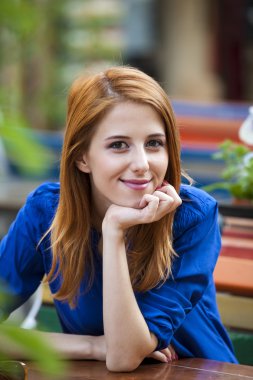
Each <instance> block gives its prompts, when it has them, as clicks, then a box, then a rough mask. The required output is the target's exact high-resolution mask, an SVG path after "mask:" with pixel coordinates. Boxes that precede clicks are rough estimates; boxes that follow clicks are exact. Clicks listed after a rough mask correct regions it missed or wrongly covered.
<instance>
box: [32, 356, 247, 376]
mask: <svg viewBox="0 0 253 380" xmlns="http://www.w3.org/2000/svg"><path fill="white" fill-rule="evenodd" d="M27 366H28V380H46V379H48V376H45V375H44V376H43V375H42V374H41V373H40V372H39V371H38V370H36V369H35V367H34V365H33V364H30V363H28V364H27ZM55 379H56V378H55ZM58 379H59V378H58ZM74 379H86V380H88V379H90V380H96V379H97V380H104V379H106V380H114V379H120V380H127V379H128V380H130V379H131V380H147V379H150V380H151V379H152V380H156V379H157V380H193V379H194V380H249V379H253V367H251V366H243V365H236V364H229V363H222V362H217V361H212V360H205V359H180V360H178V361H175V362H173V363H172V364H165V363H155V364H153V363H144V364H142V365H141V366H140V367H139V368H137V369H136V370H135V371H133V372H129V373H113V372H109V371H108V370H107V369H106V366H105V363H104V362H96V361H75V362H71V363H70V368H69V370H68V372H67V373H66V374H65V375H64V376H63V375H61V376H60V380H74Z"/></svg>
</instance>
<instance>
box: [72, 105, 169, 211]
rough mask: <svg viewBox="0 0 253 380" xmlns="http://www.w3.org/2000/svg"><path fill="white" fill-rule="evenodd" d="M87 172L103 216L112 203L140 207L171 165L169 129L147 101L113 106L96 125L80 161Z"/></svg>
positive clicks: (83, 170) (81, 168)
mask: <svg viewBox="0 0 253 380" xmlns="http://www.w3.org/2000/svg"><path fill="white" fill-rule="evenodd" d="M77 166H78V168H79V169H80V170H81V171H82V172H85V173H89V175H90V181H91V189H92V201H93V209H94V211H95V212H97V214H98V216H99V217H100V218H103V216H104V214H105V212H106V210H107V208H108V207H109V206H110V205H111V204H117V205H120V206H126V207H134V208H138V207H139V202H140V200H141V198H142V197H143V195H144V194H147V193H149V194H152V193H153V192H154V191H155V189H156V188H157V186H159V185H161V184H162V181H163V179H164V177H165V174H166V171H167V167H168V151H167V141H166V135H165V128H164V125H163V122H162V120H161V119H160V117H159V115H158V113H156V112H155V110H154V109H153V108H152V107H151V106H148V105H144V104H137V103H134V102H130V101H129V102H124V103H119V104H117V105H115V106H114V107H113V108H112V109H111V110H110V111H109V112H108V113H107V114H106V116H105V117H104V118H103V119H102V120H101V121H100V122H99V123H98V124H97V126H96V132H95V134H94V136H93V138H92V141H91V144H90V147H89V150H88V151H87V153H85V154H84V155H83V157H82V160H80V161H78V162H77Z"/></svg>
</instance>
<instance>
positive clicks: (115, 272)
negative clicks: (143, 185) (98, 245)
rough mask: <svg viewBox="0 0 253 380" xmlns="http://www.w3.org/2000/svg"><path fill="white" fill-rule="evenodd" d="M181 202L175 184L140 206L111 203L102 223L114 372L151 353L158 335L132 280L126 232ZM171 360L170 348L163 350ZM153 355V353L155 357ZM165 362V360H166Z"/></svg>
mask: <svg viewBox="0 0 253 380" xmlns="http://www.w3.org/2000/svg"><path fill="white" fill-rule="evenodd" d="M180 204H181V199H180V198H179V196H178V195H177V193H176V191H175V190H174V188H173V187H172V186H166V189H164V188H162V189H161V190H160V189H159V191H155V192H154V194H152V195H150V194H146V195H144V197H143V198H142V200H141V202H140V208H139V209H134V208H128V207H121V206H116V205H111V206H110V207H109V209H108V210H107V212H106V215H105V217H104V220H103V224H102V232H103V313H104V315H103V317H104V331H105V341H106V365H107V367H108V369H109V370H111V371H132V370H134V369H136V368H137V367H138V366H139V364H140V363H141V362H142V360H143V359H144V358H145V357H147V356H149V355H151V356H152V354H151V353H152V352H153V351H154V349H155V347H156V345H157V338H156V337H155V335H154V334H152V333H150V331H149V329H148V326H147V324H146V322H145V319H144V317H143V316H142V314H141V312H140V309H139V307H138V304H137V302H136V299H135V296H134V292H133V289H132V285H131V282H130V276H129V270H128V264H127V257H126V249H125V242H124V234H125V231H126V230H127V229H128V228H129V227H131V226H133V225H136V224H143V223H151V222H153V221H156V220H159V219H160V218H162V217H163V216H164V215H166V214H167V213H168V212H171V211H172V210H174V209H175V208H176V207H178V206H179V205H180ZM162 354H163V355H164V356H165V358H167V359H168V360H167V361H169V360H171V357H170V355H169V349H167V351H166V350H163V353H162ZM153 357H154V356H153ZM164 361H165V360H164Z"/></svg>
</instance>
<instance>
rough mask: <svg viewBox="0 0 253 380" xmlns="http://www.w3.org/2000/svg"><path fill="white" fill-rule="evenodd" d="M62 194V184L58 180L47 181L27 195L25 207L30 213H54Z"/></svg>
mask: <svg viewBox="0 0 253 380" xmlns="http://www.w3.org/2000/svg"><path fill="white" fill-rule="evenodd" d="M59 195H60V184H59V183H58V182H45V183H43V184H41V185H40V186H39V187H37V188H36V189H34V190H33V191H32V192H31V193H30V194H29V195H28V197H27V200H26V203H25V209H26V210H27V212H28V213H32V214H34V215H36V216H40V217H42V216H48V217H49V218H50V219H51V218H52V216H53V215H54V213H55V211H56V208H57V205H58V202H59Z"/></svg>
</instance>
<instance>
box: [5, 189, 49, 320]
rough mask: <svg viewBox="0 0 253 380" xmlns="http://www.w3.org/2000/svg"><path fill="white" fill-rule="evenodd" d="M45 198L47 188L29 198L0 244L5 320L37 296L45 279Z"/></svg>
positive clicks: (38, 190) (37, 191)
mask: <svg viewBox="0 0 253 380" xmlns="http://www.w3.org/2000/svg"><path fill="white" fill-rule="evenodd" d="M43 195H45V189H44V188H43V187H41V188H39V189H37V190H36V191H35V192H33V193H31V194H30V195H29V197H28V198H27V201H26V204H25V205H24V206H23V207H22V208H21V210H20V211H19V213H18V215H17V217H16V220H15V221H14V222H13V223H12V225H11V226H10V229H9V232H8V234H7V235H6V236H5V237H4V238H3V239H2V241H1V242H0V286H1V290H2V292H4V293H6V294H7V296H6V297H5V298H7V301H8V305H7V304H6V303H5V304H4V305H1V308H0V309H1V310H0V313H2V314H3V315H5V316H8V314H10V312H12V311H13V310H14V309H16V308H17V307H19V306H20V305H21V304H22V303H24V302H25V301H26V300H27V299H28V298H29V297H30V296H31V295H32V294H33V293H34V291H35V290H36V289H37V287H38V286H39V284H40V282H41V280H42V278H43V275H44V265H43V258H42V254H41V252H40V249H38V248H37V245H38V242H39V241H40V239H41V237H42V234H43V233H44V232H45V231H46V226H45V225H44V218H43V213H44V211H43V210H45V204H43V203H45V201H44V200H43V199H45V197H43ZM42 231H43V232H42Z"/></svg>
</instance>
